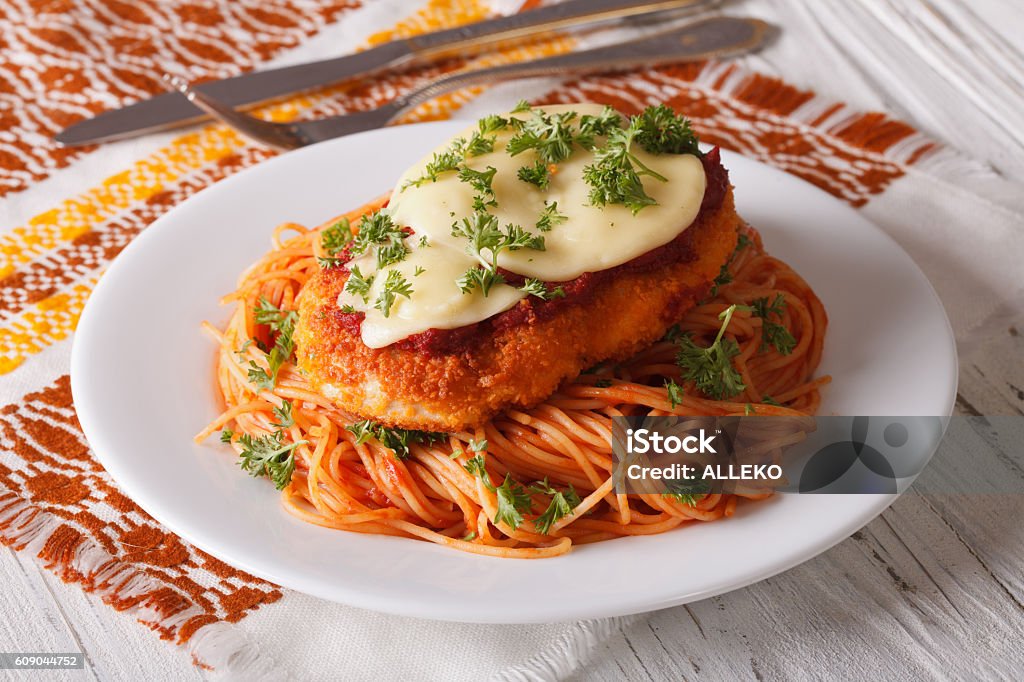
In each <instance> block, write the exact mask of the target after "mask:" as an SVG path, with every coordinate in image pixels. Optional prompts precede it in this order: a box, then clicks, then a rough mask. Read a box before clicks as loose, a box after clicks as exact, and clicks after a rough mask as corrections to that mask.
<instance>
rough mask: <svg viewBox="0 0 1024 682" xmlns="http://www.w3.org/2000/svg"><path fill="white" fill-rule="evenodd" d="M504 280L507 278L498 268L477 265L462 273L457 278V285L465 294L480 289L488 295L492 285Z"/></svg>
mask: <svg viewBox="0 0 1024 682" xmlns="http://www.w3.org/2000/svg"><path fill="white" fill-rule="evenodd" d="M504 281H505V278H504V277H502V276H501V273H500V272H498V271H497V270H491V269H490V268H485V267H483V266H482V265H477V266H475V267H472V268H470V269H469V270H466V271H465V272H464V273H462V276H461V277H459V278H458V279H457V280H455V285H456V286H457V287H459V291H461V292H462V293H464V294H468V293H470V292H472V291H473V289H479V290H480V293H482V294H483V295H484V296H485V297H486V296H487V294H489V293H490V292H491V287H493V286H494V285H495V284H501V283H502V282H504Z"/></svg>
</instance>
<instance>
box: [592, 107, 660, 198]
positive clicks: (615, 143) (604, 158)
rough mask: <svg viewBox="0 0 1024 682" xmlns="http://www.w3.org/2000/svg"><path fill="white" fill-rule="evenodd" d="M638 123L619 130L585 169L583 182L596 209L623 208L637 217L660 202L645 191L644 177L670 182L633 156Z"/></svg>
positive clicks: (609, 138) (611, 135)
mask: <svg viewBox="0 0 1024 682" xmlns="http://www.w3.org/2000/svg"><path fill="white" fill-rule="evenodd" d="M637 120H638V119H637V118H635V117H634V119H633V122H631V123H630V126H629V127H628V128H626V129H622V128H615V129H614V130H612V131H611V134H609V136H608V142H607V143H606V144H605V146H604V147H601V148H599V149H596V150H595V151H594V162H593V163H592V164H590V165H588V166H586V167H585V168H584V169H583V179H584V180H585V181H586V182H587V184H588V185H590V203H591V204H593V205H594V206H607V205H608V204H622V205H623V206H625V207H626V208H628V209H629V210H630V211H632V212H633V215H636V214H637V213H639V212H640V211H641V210H642V209H643V208H644V207H646V206H652V205H654V204H656V203H658V202H656V201H655V200H654V199H653V198H651V196H650V195H648V194H647V192H646V190H644V185H643V183H642V182H641V181H640V176H642V175H647V176H650V177H652V178H654V179H655V180H660V181H661V182H667V181H668V180H667V178H665V176H664V175H661V174H660V173H657V172H655V171H653V170H651V169H650V168H648V167H647V166H645V165H644V164H643V163H642V162H641V161H640V160H639V159H638V158H637V157H636V155H635V154H633V153H632V151H631V150H632V146H633V141H634V139H635V138H636V136H637V134H638V133H639V129H638V128H637V126H636V121H637Z"/></svg>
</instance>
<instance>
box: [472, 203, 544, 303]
mask: <svg viewBox="0 0 1024 682" xmlns="http://www.w3.org/2000/svg"><path fill="white" fill-rule="evenodd" d="M452 236H453V237H463V238H465V239H467V240H468V241H469V246H468V250H469V252H470V253H471V254H472V255H475V256H478V257H479V258H481V259H483V260H485V261H487V265H486V266H482V267H481V266H478V267H473V268H470V269H469V270H467V271H466V272H465V273H464V274H463V275H462V277H460V278H459V279H458V280H456V284H457V285H458V287H459V289H461V290H462V292H463V293H470V292H471V291H473V290H474V289H477V288H479V289H480V291H481V292H482V293H483V295H484V296H486V295H487V294H488V292H489V291H490V289H491V287H492V286H494V285H495V284H498V283H500V282H503V281H504V278H503V277H502V276H501V274H500V273H499V272H498V254H499V253H501V252H502V251H504V250H506V249H507V250H509V251H517V250H519V249H534V250H536V251H543V250H544V237H543V236H540V235H533V234H530V233H529V232H527V231H526V230H524V229H523V228H522V227H520V226H518V225H506V226H505V229H504V230H502V229H501V228H500V227H499V226H498V218H497V216H493V215H491V214H489V213H484V212H483V211H477V212H476V213H474V214H473V215H472V217H469V218H463V219H462V220H461V221H459V222H455V223H452ZM484 252H487V253H486V255H485V253H484Z"/></svg>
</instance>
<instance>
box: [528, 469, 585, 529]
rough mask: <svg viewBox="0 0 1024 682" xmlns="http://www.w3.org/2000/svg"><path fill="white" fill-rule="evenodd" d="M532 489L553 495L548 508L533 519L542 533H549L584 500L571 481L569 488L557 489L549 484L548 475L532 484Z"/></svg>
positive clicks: (534, 524) (535, 526) (535, 525)
mask: <svg viewBox="0 0 1024 682" xmlns="http://www.w3.org/2000/svg"><path fill="white" fill-rule="evenodd" d="M530 490H531V491H533V492H535V493H540V494H542V495H551V502H550V503H549V504H548V508H547V509H545V510H544V512H543V513H542V514H541V515H540V516H538V517H537V518H536V519H534V520H533V526H534V528H536V529H537V532H538V533H540V534H542V535H547V534H548V531H550V530H551V527H552V526H553V525H555V524H556V523H558V522H559V521H560V520H561V519H563V518H565V517H566V516H568V515H569V514H571V513H572V510H573V509H575V508H576V507H578V506H579V504H580V502H581V501H582V500H580V496H579V495H578V494H576V490H575V489H574V488H573V487H572V484H571V483H570V484H569V488H568V489H567V490H557V489H555V488H552V487H551V486H550V485H549V484H548V479H547V477H546V476H545V477H544V480H543V481H537V482H536V483H534V484H533V485H532V486H530Z"/></svg>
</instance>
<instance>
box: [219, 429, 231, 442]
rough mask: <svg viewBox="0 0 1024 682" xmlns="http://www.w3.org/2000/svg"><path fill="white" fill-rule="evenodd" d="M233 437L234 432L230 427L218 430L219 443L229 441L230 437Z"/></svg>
mask: <svg viewBox="0 0 1024 682" xmlns="http://www.w3.org/2000/svg"><path fill="white" fill-rule="evenodd" d="M234 437H235V432H234V431H232V430H231V429H224V430H223V431H221V432H220V442H221V443H230V442H231V439H232V438H234Z"/></svg>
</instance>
